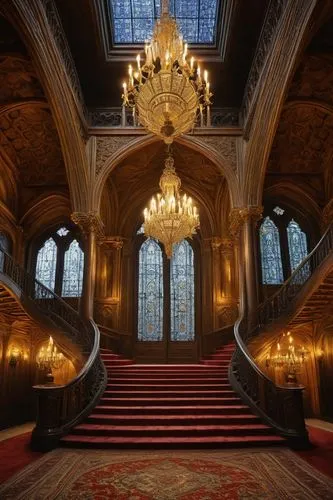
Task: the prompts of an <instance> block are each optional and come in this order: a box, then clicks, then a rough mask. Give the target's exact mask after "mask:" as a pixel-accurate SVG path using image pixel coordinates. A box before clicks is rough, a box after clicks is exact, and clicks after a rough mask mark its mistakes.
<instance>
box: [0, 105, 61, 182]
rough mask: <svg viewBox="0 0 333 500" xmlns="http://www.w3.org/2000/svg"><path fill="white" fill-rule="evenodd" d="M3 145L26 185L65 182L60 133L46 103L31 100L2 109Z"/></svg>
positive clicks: (1, 139)
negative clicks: (30, 101) (31, 101)
mask: <svg viewBox="0 0 333 500" xmlns="http://www.w3.org/2000/svg"><path fill="white" fill-rule="evenodd" d="M0 130H1V133H0V145H1V147H2V148H3V149H4V151H5V153H6V154H7V155H8V156H9V157H10V159H11V160H12V162H13V163H14V165H15V166H17V167H18V171H19V173H20V179H21V181H22V183H23V184H24V185H28V186H31V185H45V184H48V185H49V184H64V183H66V176H65V169H64V165H63V159H62V152H61V148H60V143H59V138H58V133H57V130H56V128H55V125H54V122H53V118H52V115H51V112H50V110H49V109H48V106H47V104H44V103H31V104H30V103H28V104H24V105H23V104H22V105H17V106H15V107H10V108H9V109H7V110H6V111H3V112H2V113H1V112H0Z"/></svg>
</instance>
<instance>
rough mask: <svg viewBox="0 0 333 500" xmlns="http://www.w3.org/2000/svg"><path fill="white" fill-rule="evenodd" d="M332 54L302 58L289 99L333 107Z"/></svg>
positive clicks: (311, 55)
mask: <svg viewBox="0 0 333 500" xmlns="http://www.w3.org/2000/svg"><path fill="white" fill-rule="evenodd" d="M332 89H333V54H309V55H307V56H305V57H304V59H303V61H302V63H301V65H300V67H299V68H298V70H297V72H296V74H295V77H294V80H293V82H292V85H291V88H290V91H289V99H297V98H298V99H310V100H316V101H320V102H322V103H326V104H329V105H330V106H332V105H333V91H332Z"/></svg>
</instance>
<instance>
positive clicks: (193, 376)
mask: <svg viewBox="0 0 333 500" xmlns="http://www.w3.org/2000/svg"><path fill="white" fill-rule="evenodd" d="M233 350H234V346H233V345H231V344H230V345H227V346H225V347H223V348H221V349H219V350H217V351H216V352H215V353H214V354H213V355H211V356H207V357H206V358H205V359H203V360H202V362H201V363H200V364H189V365H139V364H135V363H134V362H133V361H131V360H127V359H124V358H123V357H122V356H119V355H116V354H113V353H112V352H110V351H107V350H104V349H101V357H102V359H103V360H104V363H105V366H106V368H107V372H108V385H107V388H106V390H105V392H104V394H103V396H102V398H101V400H100V402H99V404H98V405H97V406H96V407H95V409H94V410H93V412H92V414H91V415H90V416H89V417H88V418H87V419H86V420H85V421H84V422H83V423H82V424H80V425H77V426H76V427H74V428H73V429H72V431H71V433H70V434H68V435H67V436H64V437H63V438H62V440H61V444H62V445H63V446H73V447H93V448H96V447H98V448H161V447H163V448H176V447H182V448H190V447H194V448H196V447H200V448H202V447H237V446H272V445H278V444H284V443H285V441H284V439H283V438H281V437H280V436H277V435H276V434H275V433H274V432H273V431H272V429H271V428H270V427H268V426H267V425H264V424H262V423H261V421H260V419H259V418H258V417H257V416H256V415H254V414H253V413H252V412H251V411H250V409H249V408H248V406H246V405H244V404H243V402H242V401H241V399H240V398H239V397H238V395H237V394H236V393H235V392H234V391H233V389H232V388H231V386H230V383H229V380H228V366H229V363H230V359H231V356H232V352H233Z"/></svg>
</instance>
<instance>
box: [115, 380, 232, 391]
mask: <svg viewBox="0 0 333 500" xmlns="http://www.w3.org/2000/svg"><path fill="white" fill-rule="evenodd" d="M124 390H126V391H127V390H131V391H139V392H140V391H143V390H147V391H148V390H150V391H155V390H157V391H158V390H168V391H177V390H179V384H172V385H171V384H170V380H166V381H165V383H164V384H163V383H153V384H124V383H114V380H112V382H111V383H108V384H107V386H106V391H108V392H109V391H117V392H118V391H124ZM184 390H186V391H188V390H189V391H198V390H199V391H206V390H207V391H209V390H210V391H228V390H230V391H232V388H231V385H230V384H229V383H226V384H221V383H218V384H206V383H205V384H193V382H192V384H188V385H186V386H184Z"/></svg>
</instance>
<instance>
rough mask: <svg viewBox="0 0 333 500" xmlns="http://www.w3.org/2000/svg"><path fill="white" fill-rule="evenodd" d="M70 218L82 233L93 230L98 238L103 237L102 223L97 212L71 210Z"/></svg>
mask: <svg viewBox="0 0 333 500" xmlns="http://www.w3.org/2000/svg"><path fill="white" fill-rule="evenodd" d="M71 219H72V221H73V222H74V223H75V224H77V225H78V226H79V227H80V228H81V230H82V231H83V233H84V234H86V235H87V234H89V233H91V232H94V233H96V235H97V237H98V238H103V235H104V224H103V222H102V220H101V218H100V216H99V214H98V213H97V212H87V213H85V212H73V213H72V215H71Z"/></svg>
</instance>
